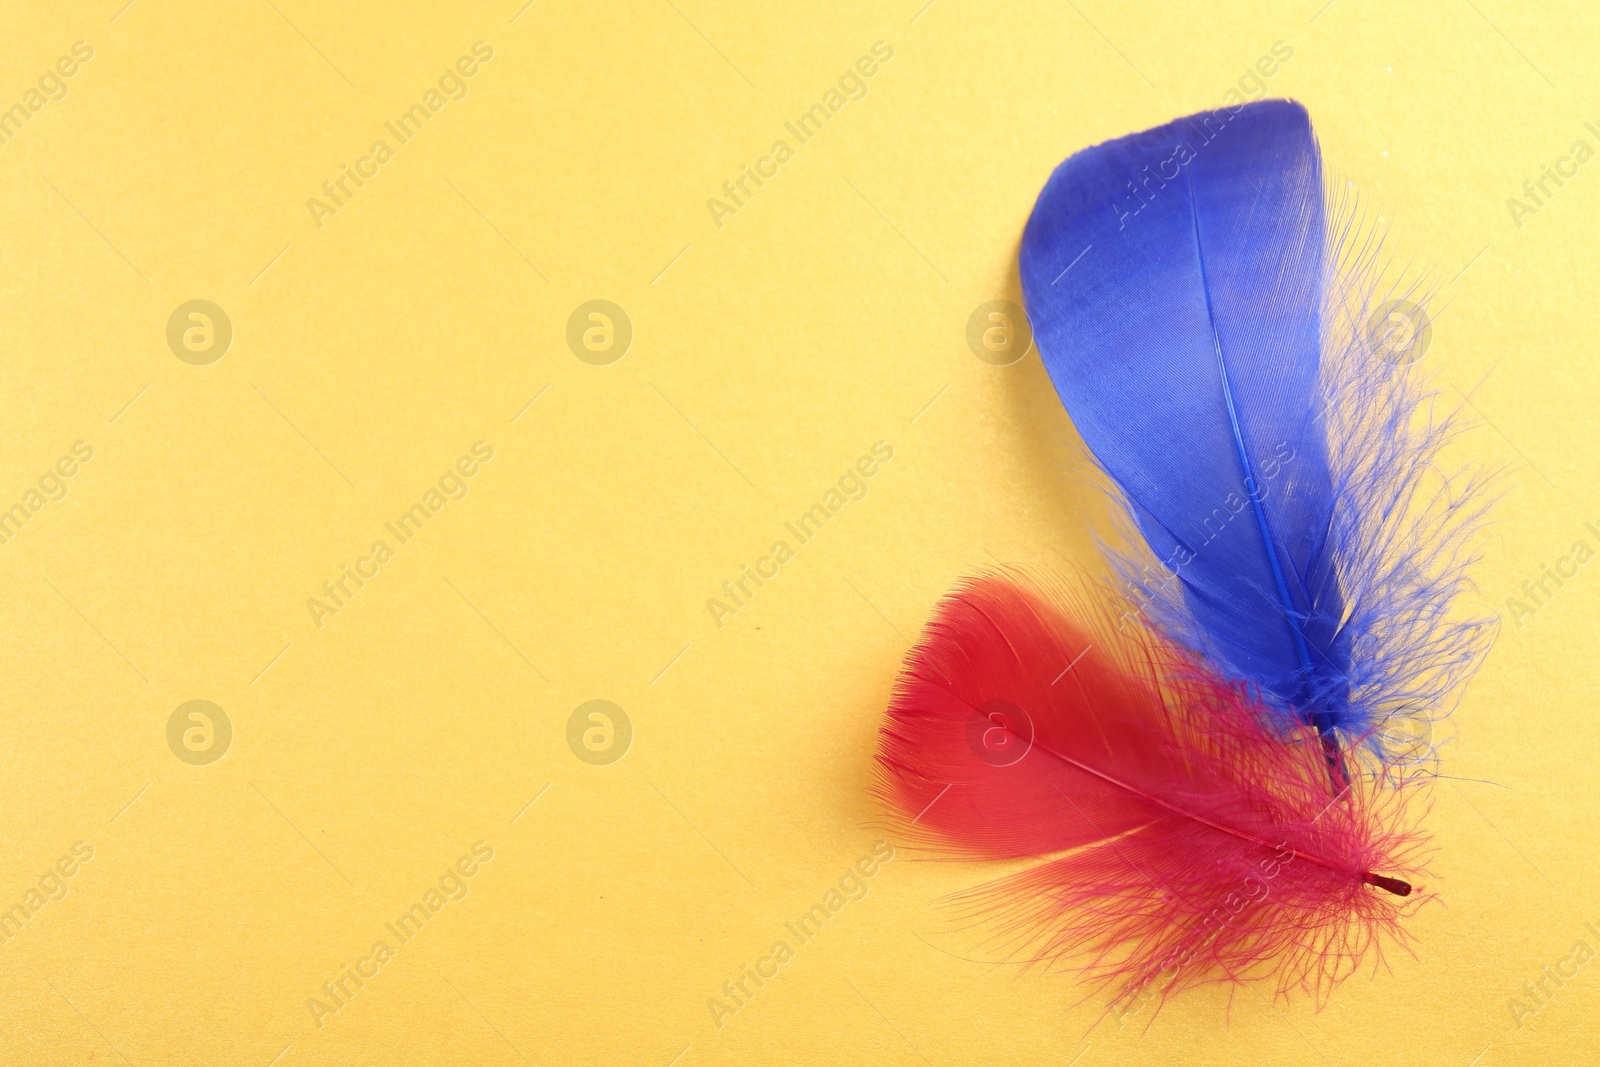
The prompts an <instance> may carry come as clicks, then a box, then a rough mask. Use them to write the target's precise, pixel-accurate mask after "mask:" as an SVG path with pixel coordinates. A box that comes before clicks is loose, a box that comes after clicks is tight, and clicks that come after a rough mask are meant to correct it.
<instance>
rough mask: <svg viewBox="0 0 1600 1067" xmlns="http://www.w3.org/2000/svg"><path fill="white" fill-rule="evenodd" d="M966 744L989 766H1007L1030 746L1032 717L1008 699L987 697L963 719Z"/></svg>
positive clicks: (1016, 760)
mask: <svg viewBox="0 0 1600 1067" xmlns="http://www.w3.org/2000/svg"><path fill="white" fill-rule="evenodd" d="M967 747H968V748H969V749H971V750H972V754H973V755H974V756H977V757H978V758H979V759H980V760H982V761H983V762H985V763H987V764H988V765H989V766H991V767H1009V766H1011V765H1012V764H1014V763H1016V762H1018V761H1020V760H1021V759H1022V757H1024V756H1026V755H1027V754H1028V752H1029V751H1030V750H1031V749H1032V748H1033V719H1031V718H1029V716H1028V713H1027V712H1026V711H1023V710H1022V708H1020V707H1019V706H1017V705H1016V704H1013V703H1012V702H1011V701H1009V700H991V701H989V702H988V703H987V704H985V705H983V707H981V708H975V709H973V712H972V715H971V716H970V717H969V718H968V719H967Z"/></svg>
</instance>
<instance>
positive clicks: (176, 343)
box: [167, 300, 233, 367]
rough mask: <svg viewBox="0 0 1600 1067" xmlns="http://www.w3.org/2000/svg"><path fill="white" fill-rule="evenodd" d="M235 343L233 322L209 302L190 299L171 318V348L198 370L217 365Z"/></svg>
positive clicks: (169, 343) (169, 322)
mask: <svg viewBox="0 0 1600 1067" xmlns="http://www.w3.org/2000/svg"><path fill="white" fill-rule="evenodd" d="M232 344H233V320H232V319H230V318H228V313H227V312H226V311H223V310H222V309H221V308H220V307H218V306H217V305H216V304H213V303H212V302H211V301H209V300H186V301H184V302H183V303H181V304H179V305H178V306H177V307H176V308H174V309H173V311H172V314H171V315H169V316H168V317H167V347H168V348H170V349H172V354H173V355H175V356H177V357H178V358H179V359H181V360H183V361H184V362H185V363H187V364H189V365H190V366H194V367H204V366H207V365H209V364H212V363H215V362H216V361H217V360H219V359H221V358H222V357H223V356H225V355H227V354H228V346H230V345H232Z"/></svg>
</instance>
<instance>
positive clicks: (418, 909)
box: [306, 841, 494, 1030]
mask: <svg viewBox="0 0 1600 1067" xmlns="http://www.w3.org/2000/svg"><path fill="white" fill-rule="evenodd" d="M492 859H494V847H493V846H492V845H490V844H489V843H488V842H487V841H475V842H473V844H472V850H471V852H470V853H468V854H465V855H463V856H461V858H460V859H458V860H456V861H455V863H454V864H453V865H451V866H450V867H448V868H446V869H445V872H444V873H443V874H441V875H440V876H439V878H438V881H437V882H436V883H435V884H434V885H431V886H429V887H428V891H427V892H426V893H424V894H423V895H422V899H421V900H419V901H417V902H416V903H415V904H412V905H411V907H409V908H407V909H406V910H405V911H403V912H401V913H400V916H399V918H397V919H395V920H394V921H393V922H386V923H384V924H383V928H384V929H385V930H387V931H388V932H389V934H390V935H392V936H393V938H394V944H393V945H392V946H391V945H390V944H389V942H388V940H387V939H384V938H380V939H379V940H377V941H374V942H373V943H372V948H371V949H369V950H368V952H367V954H366V955H365V956H361V957H358V958H357V959H356V961H355V962H354V963H350V964H340V966H339V973H338V974H336V975H334V976H333V977H332V978H330V979H328V980H327V981H326V982H323V983H322V989H321V991H320V992H321V994H322V996H323V997H324V998H326V999H321V1000H319V999H318V998H317V997H314V996H313V997H307V998H306V1010H307V1011H309V1012H310V1013H311V1021H312V1022H314V1023H316V1024H317V1029H319V1030H320V1029H322V1026H323V1023H324V1021H325V1020H326V1019H327V1018H328V1016H330V1015H337V1014H339V1012H340V1011H341V1010H343V1009H344V1007H345V1006H346V1005H348V1004H349V1003H350V1002H351V1001H352V1000H354V999H355V997H356V994H357V993H359V992H361V990H362V989H363V988H364V987H365V986H366V984H367V983H368V982H370V981H372V980H373V979H374V978H376V977H378V975H379V973H380V972H381V971H382V970H383V967H384V966H385V965H386V964H387V963H388V962H389V961H390V960H392V959H394V957H395V954H396V952H397V951H398V950H399V949H401V948H403V947H405V946H406V945H407V944H409V943H410V942H411V940H412V938H414V937H416V936H417V935H418V934H420V933H422V928H423V926H425V925H426V924H427V923H429V922H431V921H432V920H434V919H436V918H438V917H439V913H440V912H441V911H443V910H444V908H445V905H447V904H450V903H452V902H454V901H459V900H465V899H466V897H467V894H468V893H470V892H471V891H472V889H471V886H469V885H468V884H467V883H468V881H469V880H470V879H471V878H473V877H475V876H476V875H477V874H478V872H479V871H481V870H482V869H483V865H485V864H487V863H488V862H489V861H490V860H492Z"/></svg>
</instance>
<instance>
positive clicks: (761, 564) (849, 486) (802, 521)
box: [706, 441, 894, 630]
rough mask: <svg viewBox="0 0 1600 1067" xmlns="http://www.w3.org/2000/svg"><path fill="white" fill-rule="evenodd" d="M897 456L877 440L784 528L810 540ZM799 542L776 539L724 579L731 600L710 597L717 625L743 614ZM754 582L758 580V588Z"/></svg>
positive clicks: (709, 607)
mask: <svg viewBox="0 0 1600 1067" xmlns="http://www.w3.org/2000/svg"><path fill="white" fill-rule="evenodd" d="M893 458H894V446H892V445H890V444H889V442H887V441H876V442H874V443H873V445H872V454H871V455H864V456H860V457H858V458H857V459H856V461H855V463H854V464H852V465H851V466H850V467H848V468H846V470H845V472H844V473H843V474H841V475H840V476H839V481H838V484H837V487H832V486H830V487H829V489H828V491H827V492H825V493H823V494H822V499H821V500H820V501H818V502H817V503H814V504H812V505H811V507H810V508H809V509H808V510H806V511H804V512H801V514H800V516H799V518H797V519H795V520H794V521H793V522H786V523H784V524H783V528H784V529H785V530H787V531H789V534H790V535H791V536H792V537H793V538H794V540H795V545H804V544H806V543H807V542H809V541H810V540H811V539H812V538H813V537H815V536H816V535H817V534H819V533H821V532H822V526H823V524H824V523H826V522H827V521H828V520H829V519H830V518H832V517H833V516H834V515H837V514H838V513H839V512H840V511H841V510H843V508H844V506H845V505H846V504H848V503H849V502H850V501H852V500H860V499H862V498H863V497H865V496H866V495H867V479H869V478H872V477H873V476H875V475H876V474H877V473H878V471H879V470H880V469H881V468H880V465H881V464H884V463H888V462H889V461H890V460H891V459H893ZM795 545H790V544H789V542H788V541H784V540H779V541H774V542H773V544H772V549H771V550H770V551H769V552H768V554H767V555H765V556H762V557H760V558H759V559H757V560H756V561H755V566H754V569H752V568H751V566H750V565H749V564H741V565H740V567H739V575H738V577H736V578H734V579H733V580H732V581H727V582H723V583H722V593H723V596H725V597H727V602H724V601H722V600H719V599H717V598H716V597H714V596H713V597H707V598H706V610H707V611H709V612H710V613H711V621H712V623H714V624H715V625H716V627H717V629H719V630H720V629H722V623H723V620H724V619H726V618H727V617H728V616H729V615H737V614H739V612H740V611H742V610H743V609H744V606H745V605H746V604H748V603H750V601H751V600H753V599H755V595H756V592H757V590H760V589H761V588H762V587H764V586H765V585H766V584H767V582H769V581H771V580H772V579H774V578H776V577H777V576H778V569H779V568H780V567H782V566H783V565H784V564H785V563H788V562H789V561H790V560H791V559H794V556H795ZM769 568H770V569H769ZM751 583H754V584H755V588H754V589H752V588H751Z"/></svg>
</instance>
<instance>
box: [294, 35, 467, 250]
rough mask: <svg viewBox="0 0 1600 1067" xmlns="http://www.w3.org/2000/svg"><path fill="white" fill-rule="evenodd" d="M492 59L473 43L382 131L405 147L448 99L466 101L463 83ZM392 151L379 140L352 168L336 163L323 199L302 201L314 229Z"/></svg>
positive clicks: (373, 174)
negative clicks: (337, 169)
mask: <svg viewBox="0 0 1600 1067" xmlns="http://www.w3.org/2000/svg"><path fill="white" fill-rule="evenodd" d="M493 58H494V47H493V46H492V45H490V44H487V43H486V42H484V41H474V42H473V44H472V52H471V54H470V55H463V56H461V57H460V58H459V59H457V60H456V61H455V63H454V65H452V66H451V67H450V68H449V69H447V70H446V71H445V72H444V73H443V74H441V75H439V81H438V83H437V85H436V86H433V85H430V86H429V87H428V88H427V90H426V91H424V92H423V94H422V99H421V101H420V102H418V103H414V104H412V105H411V106H410V107H409V108H407V109H406V110H405V111H403V112H401V113H400V116H399V117H398V118H396V119H395V120H394V121H393V122H385V123H384V124H383V128H384V129H386V130H388V131H389V133H390V134H391V135H392V136H393V137H394V139H395V142H396V144H397V145H399V146H404V145H406V144H408V143H409V142H410V141H411V139H412V138H414V137H416V136H417V134H419V133H421V132H422V127H423V126H425V125H426V124H427V122H428V120H429V119H431V118H432V117H433V116H435V115H437V114H438V113H439V112H441V111H443V110H444V108H445V105H446V104H448V103H450V102H451V101H452V100H465V99H466V98H467V81H468V80H469V79H471V78H473V77H475V76H476V75H477V73H478V71H479V69H480V66H481V64H484V63H487V62H489V61H490V60H491V59H493ZM395 152H396V148H395V146H393V145H390V144H389V142H388V141H385V140H382V139H379V140H377V141H374V142H373V143H372V147H371V148H370V149H368V151H367V154H366V155H364V156H360V157H359V158H357V159H356V161H355V163H354V164H353V165H351V164H340V166H339V176H338V177H336V178H332V179H330V180H328V181H325V182H323V183H322V195H323V197H326V199H319V198H318V197H315V196H313V197H311V198H310V199H308V200H307V201H306V210H308V211H310V212H311V221H312V222H314V223H315V224H316V227H317V229H319V230H320V229H322V226H323V219H325V218H327V217H328V216H329V215H337V214H338V213H339V209H340V208H343V207H344V206H345V205H347V204H349V203H350V201H351V200H353V199H355V195H356V193H358V192H360V191H361V190H362V189H363V188H364V187H365V186H366V184H367V182H369V181H372V180H373V179H374V178H376V177H377V176H378V173H379V168H381V167H382V166H383V165H384V164H385V163H387V162H389V161H390V160H391V159H393V158H394V157H395Z"/></svg>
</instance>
